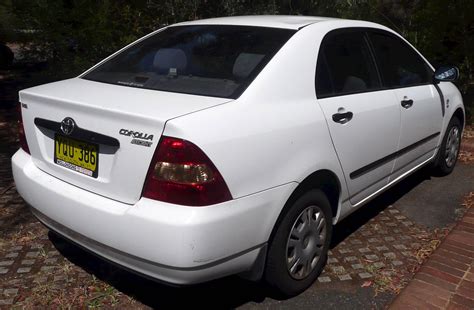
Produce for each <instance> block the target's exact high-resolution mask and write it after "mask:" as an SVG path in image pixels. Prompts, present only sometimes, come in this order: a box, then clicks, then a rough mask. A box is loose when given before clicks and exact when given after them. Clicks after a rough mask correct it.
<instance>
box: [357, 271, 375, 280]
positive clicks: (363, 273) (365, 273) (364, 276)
mask: <svg viewBox="0 0 474 310" xmlns="http://www.w3.org/2000/svg"><path fill="white" fill-rule="evenodd" d="M359 277H360V278H361V279H368V278H371V277H372V275H371V274H370V273H368V272H361V273H359Z"/></svg>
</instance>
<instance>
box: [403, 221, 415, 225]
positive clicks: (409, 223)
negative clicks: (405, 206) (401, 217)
mask: <svg viewBox="0 0 474 310" xmlns="http://www.w3.org/2000/svg"><path fill="white" fill-rule="evenodd" d="M402 224H403V225H405V226H412V225H413V223H412V222H410V221H404V222H402Z"/></svg>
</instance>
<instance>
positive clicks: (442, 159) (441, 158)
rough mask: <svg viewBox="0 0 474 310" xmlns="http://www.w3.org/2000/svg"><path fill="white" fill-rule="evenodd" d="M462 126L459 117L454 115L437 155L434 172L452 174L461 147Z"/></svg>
mask: <svg viewBox="0 0 474 310" xmlns="http://www.w3.org/2000/svg"><path fill="white" fill-rule="evenodd" d="M461 133H462V126H461V122H460V121H459V119H457V118H456V117H453V118H452V119H451V121H450V122H449V124H448V128H447V129H446V133H445V135H444V137H443V141H442V143H441V146H440V147H439V150H438V155H437V156H436V161H435V166H434V172H435V173H436V174H440V175H448V174H450V173H451V172H452V171H453V169H454V166H455V165H456V161H457V159H458V155H459V149H460V147H461Z"/></svg>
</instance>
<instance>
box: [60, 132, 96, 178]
mask: <svg viewBox="0 0 474 310" xmlns="http://www.w3.org/2000/svg"><path fill="white" fill-rule="evenodd" d="M54 162H55V163H56V164H58V165H60V166H63V167H66V168H68V169H71V170H74V171H76V172H79V173H82V174H85V175H88V176H91V177H94V178H97V174H98V170H99V169H98V167H99V146H98V145H97V144H93V143H89V142H84V141H79V140H75V139H71V138H68V137H65V136H62V135H59V134H56V135H55V136H54Z"/></svg>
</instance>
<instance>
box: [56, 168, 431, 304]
mask: <svg viewBox="0 0 474 310" xmlns="http://www.w3.org/2000/svg"><path fill="white" fill-rule="evenodd" d="M430 178H431V177H430V174H429V170H427V169H423V170H420V171H419V172H417V173H415V174H414V175H412V176H410V177H408V178H407V179H405V180H404V181H403V182H401V183H399V184H398V185H396V186H394V187H393V188H391V189H390V190H388V191H387V192H385V193H384V194H382V195H381V196H379V197H377V198H376V199H374V200H373V201H372V202H370V203H368V204H367V205H365V206H364V207H363V208H361V209H359V210H358V211H356V212H355V213H353V214H352V215H350V216H349V218H347V219H345V220H344V221H343V222H341V223H340V224H338V225H337V226H336V227H335V230H334V237H333V242H332V245H331V248H333V247H335V246H336V245H337V244H339V243H340V242H342V241H344V240H345V239H346V238H347V237H348V236H349V235H350V234H352V233H353V232H355V231H356V230H357V229H359V228H360V227H361V226H363V225H364V224H366V223H367V222H368V221H369V220H370V219H372V218H373V217H375V216H377V215H378V214H379V213H380V212H381V211H383V210H385V209H386V208H387V207H388V206H390V205H391V204H393V203H394V202H396V201H397V200H398V199H400V198H401V197H402V196H404V195H405V194H407V193H408V192H410V191H411V190H412V189H414V188H415V187H416V186H418V185H419V184H420V183H422V182H423V181H425V180H428V179H430ZM50 239H51V241H52V243H53V244H54V246H55V247H56V248H57V249H58V251H59V252H61V254H62V255H64V256H65V257H66V258H67V259H69V260H70V261H71V262H72V263H74V264H76V265H78V266H79V267H81V268H83V269H85V270H86V271H87V272H88V273H91V274H94V275H95V276H96V277H97V278H99V279H101V280H102V281H105V282H107V283H109V284H110V285H112V286H114V287H115V288H116V289H118V290H119V291H121V292H123V293H125V294H127V295H129V296H133V297H134V298H135V299H137V300H138V301H139V302H141V303H143V304H145V305H147V306H150V307H153V308H171V307H174V308H175V307H209V308H235V307H238V306H240V305H244V304H246V303H248V302H255V303H261V302H263V301H264V300H265V299H266V298H267V297H271V296H272V294H271V292H270V291H269V290H268V289H267V288H266V287H265V286H264V285H262V284H259V283H253V282H250V281H246V280H243V279H241V278H239V277H237V276H233V277H227V278H224V279H220V280H215V281H212V282H208V283H204V284H200V285H195V286H191V287H172V286H168V285H165V284H161V283H157V282H156V281H153V280H149V279H147V278H145V277H142V276H139V275H136V274H134V273H132V272H129V271H127V270H125V269H123V268H121V267H119V266H116V265H114V264H112V263H110V262H107V261H105V260H103V259H101V258H98V257H96V256H95V255H93V254H90V253H89V252H87V251H84V250H83V249H81V248H80V247H78V246H76V245H74V244H73V243H71V242H69V241H67V240H64V239H62V238H61V237H59V236H58V235H56V234H54V233H50Z"/></svg>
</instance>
